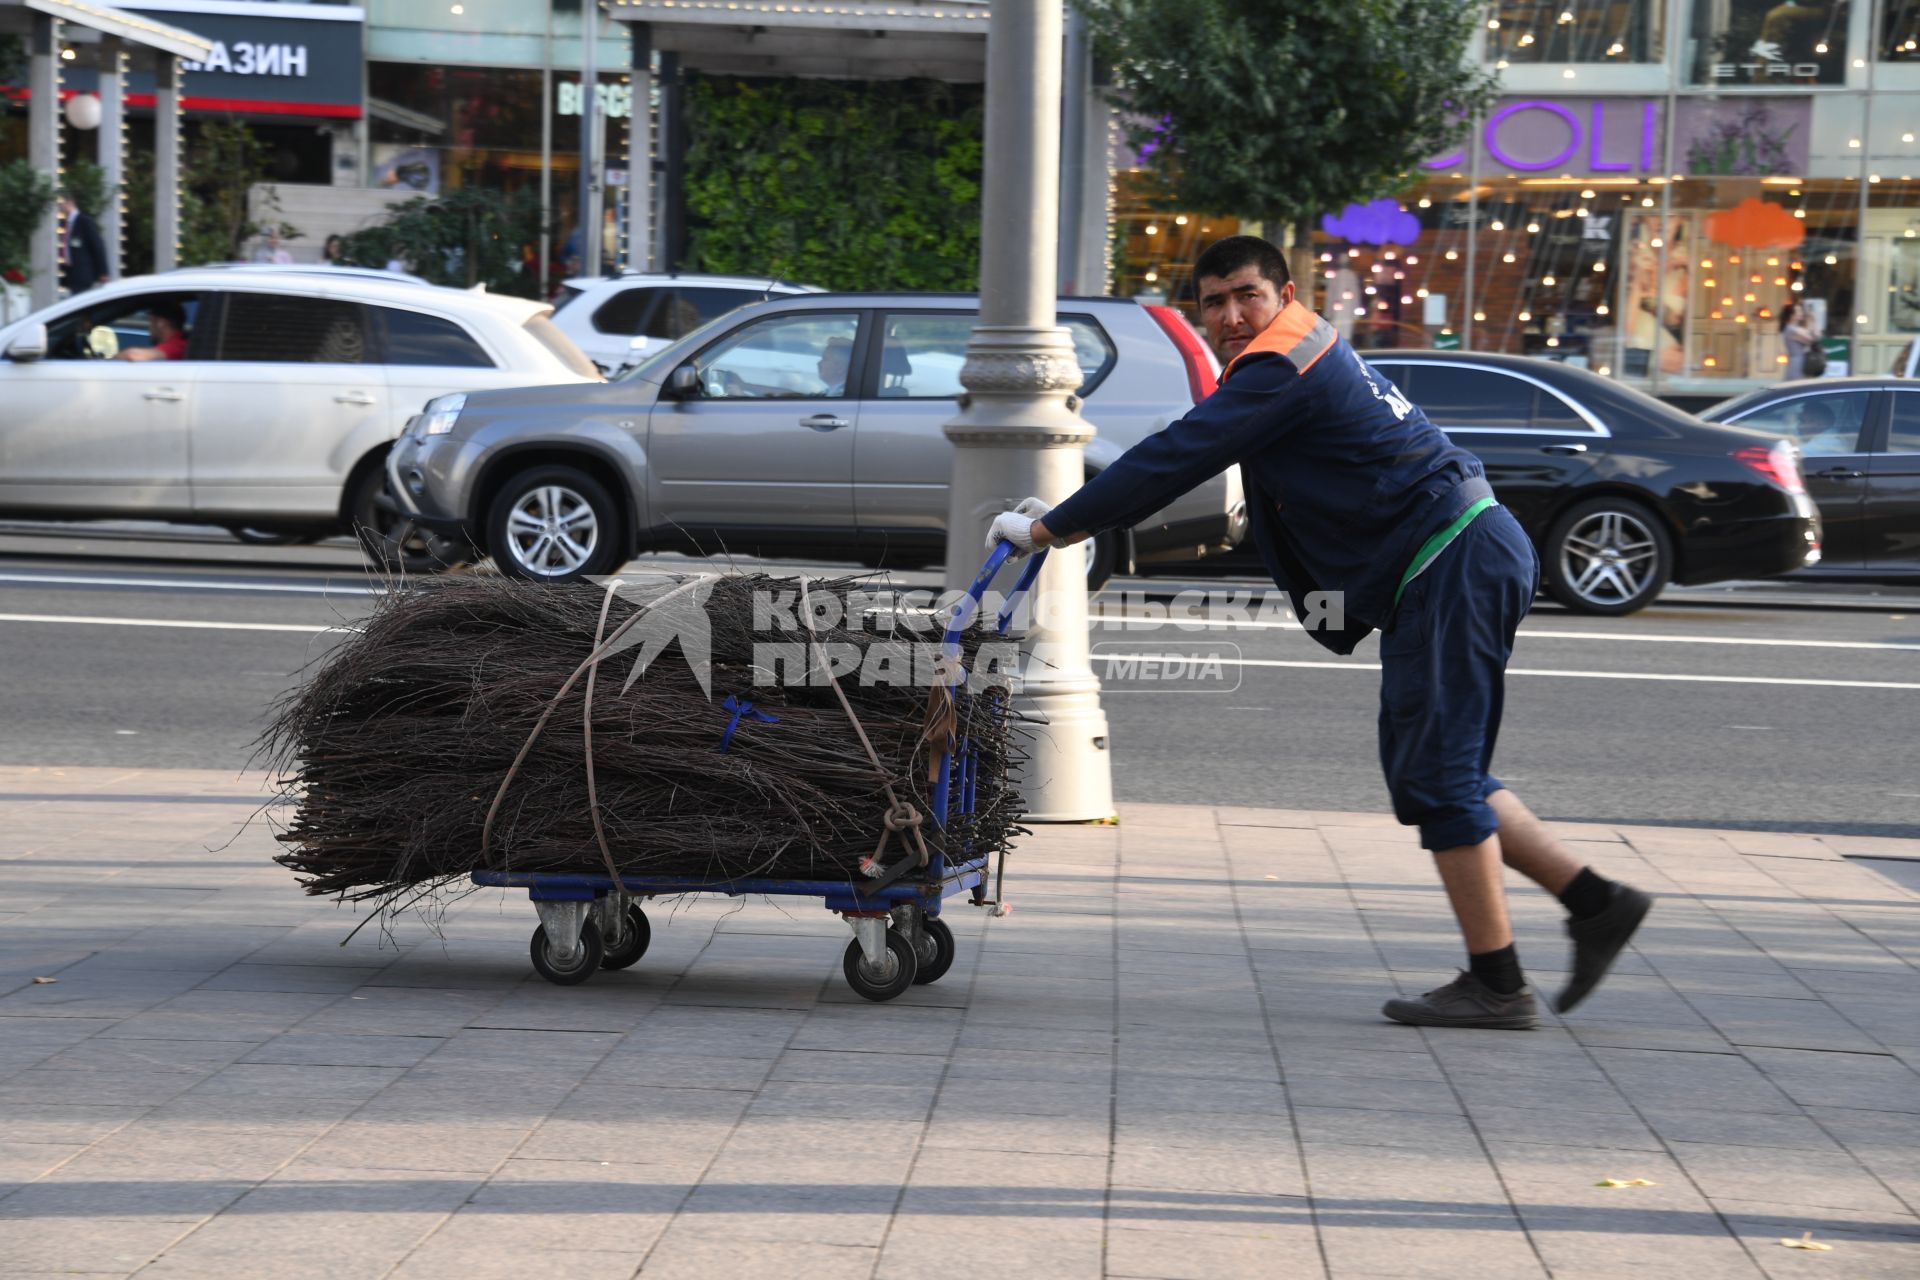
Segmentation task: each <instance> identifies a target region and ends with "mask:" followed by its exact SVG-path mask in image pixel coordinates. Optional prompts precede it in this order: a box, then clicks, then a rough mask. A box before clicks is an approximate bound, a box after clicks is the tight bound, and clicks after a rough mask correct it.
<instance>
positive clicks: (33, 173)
mask: <svg viewBox="0 0 1920 1280" xmlns="http://www.w3.org/2000/svg"><path fill="white" fill-rule="evenodd" d="M52 207H53V179H52V178H50V177H48V176H47V175H46V174H44V173H42V172H40V170H38V169H36V168H34V167H33V166H32V165H31V164H28V163H27V162H26V161H25V160H15V161H14V162H12V163H11V164H5V165H0V277H4V278H5V279H6V280H7V281H8V282H9V283H14V284H20V283H24V282H25V281H26V280H27V278H28V276H29V275H30V274H31V273H32V262H33V233H34V232H35V231H37V230H39V228H40V226H41V224H42V223H44V222H45V221H46V217H47V211H48V210H49V209H51V208H52Z"/></svg>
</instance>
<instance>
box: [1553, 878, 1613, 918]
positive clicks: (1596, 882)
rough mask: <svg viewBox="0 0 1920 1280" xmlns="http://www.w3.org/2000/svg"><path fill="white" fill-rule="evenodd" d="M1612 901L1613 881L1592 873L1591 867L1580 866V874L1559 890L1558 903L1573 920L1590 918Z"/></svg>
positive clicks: (1603, 909)
mask: <svg viewBox="0 0 1920 1280" xmlns="http://www.w3.org/2000/svg"><path fill="white" fill-rule="evenodd" d="M1612 902H1613V881H1611V880H1608V879H1606V878H1605V877H1603V876H1597V875H1595V874H1593V868H1592V867H1582V868H1580V874H1579V875H1577V876H1575V877H1574V878H1573V879H1572V880H1569V881H1568V882H1567V887H1566V888H1564V889H1562V890H1561V891H1560V905H1561V906H1563V907H1565V908H1566V909H1567V914H1568V915H1570V916H1572V917H1573V918H1574V919H1575V920H1590V919H1592V918H1593V917H1594V916H1597V915H1599V914H1600V913H1601V912H1602V911H1605V910H1606V909H1607V907H1608V905H1609V904H1611V903H1612Z"/></svg>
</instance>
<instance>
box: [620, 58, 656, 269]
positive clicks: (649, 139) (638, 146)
mask: <svg viewBox="0 0 1920 1280" xmlns="http://www.w3.org/2000/svg"><path fill="white" fill-rule="evenodd" d="M628 34H629V35H630V36H631V37H632V40H633V56H632V57H631V58H630V59H629V61H630V62H632V64H633V106H632V107H630V108H629V109H628V111H627V263H626V265H627V269H628V270H629V271H651V270H653V28H652V27H650V26H648V25H647V24H646V23H644V22H635V23H633V24H631V30H630V31H629V33H628Z"/></svg>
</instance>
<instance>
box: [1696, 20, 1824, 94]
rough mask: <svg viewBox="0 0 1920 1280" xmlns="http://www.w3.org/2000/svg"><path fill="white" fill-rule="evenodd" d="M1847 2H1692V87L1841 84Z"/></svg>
mask: <svg viewBox="0 0 1920 1280" xmlns="http://www.w3.org/2000/svg"><path fill="white" fill-rule="evenodd" d="M1848 9H1849V3H1848V0H1807V2H1806V3H1801V2H1800V0H1693V32H1692V42H1691V43H1692V57H1691V58H1690V62H1691V64H1692V83H1694V84H1696V85H1707V86H1720V87H1730V86H1734V85H1787V84H1844V83H1846V78H1847V15H1848Z"/></svg>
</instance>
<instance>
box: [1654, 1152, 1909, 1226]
mask: <svg viewBox="0 0 1920 1280" xmlns="http://www.w3.org/2000/svg"><path fill="white" fill-rule="evenodd" d="M1672 1150H1673V1155H1674V1158H1675V1159H1677V1160H1678V1161H1679V1162H1680V1164H1681V1166H1682V1167H1683V1168H1685V1169H1686V1171H1687V1175H1688V1176H1689V1177H1691V1178H1692V1179H1693V1180H1694V1182H1695V1183H1697V1184H1698V1185H1699V1187H1700V1190H1701V1191H1702V1192H1703V1193H1705V1194H1706V1195H1708V1196H1710V1197H1712V1198H1714V1199H1727V1200H1775V1201H1779V1202H1781V1203H1784V1204H1798V1205H1803V1206H1805V1207H1806V1208H1809V1209H1855V1210H1859V1211H1862V1212H1866V1213H1877V1214H1882V1215H1885V1214H1893V1215H1895V1216H1898V1215H1901V1214H1904V1213H1905V1212H1906V1207H1905V1206H1904V1205H1902V1204H1901V1203H1900V1202H1899V1201H1898V1200H1896V1199H1894V1197H1893V1196H1892V1195H1890V1194H1889V1193H1888V1192H1887V1189H1886V1188H1885V1187H1884V1186H1883V1185H1881V1183H1880V1181H1879V1180H1878V1179H1876V1178H1875V1177H1874V1176H1873V1175H1872V1174H1870V1173H1868V1172H1867V1171H1866V1170H1865V1169H1864V1168H1862V1167H1861V1165H1860V1162H1859V1161H1857V1160H1855V1159H1854V1158H1853V1156H1852V1155H1851V1154H1850V1153H1848V1152H1845V1151H1841V1150H1837V1149H1829V1150H1825V1151H1819V1150H1806V1149H1802V1150H1797V1151H1795V1152H1794V1153H1793V1155H1792V1156H1790V1157H1783V1156H1782V1155H1781V1153H1780V1152H1778V1151H1775V1150H1769V1149H1766V1148H1762V1147H1722V1146H1714V1145H1711V1144H1708V1143H1699V1142H1680V1143H1675V1144H1674V1145H1673V1148H1672Z"/></svg>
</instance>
